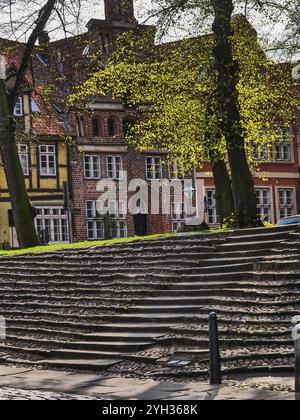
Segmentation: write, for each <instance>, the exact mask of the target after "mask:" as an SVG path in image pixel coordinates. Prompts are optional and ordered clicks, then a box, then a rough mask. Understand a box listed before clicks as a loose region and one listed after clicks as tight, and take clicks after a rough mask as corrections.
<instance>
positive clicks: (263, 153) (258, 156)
mask: <svg viewBox="0 0 300 420" xmlns="http://www.w3.org/2000/svg"><path fill="white" fill-rule="evenodd" d="M251 156H252V159H253V160H255V161H257V162H268V161H269V160H270V150H269V148H268V146H267V145H262V147H261V149H260V148H259V144H258V143H256V142H252V143H251Z"/></svg>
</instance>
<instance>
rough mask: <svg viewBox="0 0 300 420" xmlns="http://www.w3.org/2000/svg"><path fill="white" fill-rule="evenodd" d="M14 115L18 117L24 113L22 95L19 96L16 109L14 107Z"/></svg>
mask: <svg viewBox="0 0 300 420" xmlns="http://www.w3.org/2000/svg"><path fill="white" fill-rule="evenodd" d="M14 115H15V116H16V117H22V115H23V99H22V98H21V97H19V98H18V100H17V102H16V105H15V109H14Z"/></svg>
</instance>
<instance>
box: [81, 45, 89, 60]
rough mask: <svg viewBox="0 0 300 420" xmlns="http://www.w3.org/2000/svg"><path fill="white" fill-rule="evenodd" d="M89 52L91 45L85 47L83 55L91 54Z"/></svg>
mask: <svg viewBox="0 0 300 420" xmlns="http://www.w3.org/2000/svg"><path fill="white" fill-rule="evenodd" d="M89 52H90V47H89V46H86V47H85V48H84V49H83V51H82V55H83V56H84V57H86V56H87V55H89Z"/></svg>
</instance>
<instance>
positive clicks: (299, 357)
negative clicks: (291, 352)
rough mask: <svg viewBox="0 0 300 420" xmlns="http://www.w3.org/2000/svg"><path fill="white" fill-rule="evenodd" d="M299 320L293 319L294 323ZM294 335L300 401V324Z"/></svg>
mask: <svg viewBox="0 0 300 420" xmlns="http://www.w3.org/2000/svg"><path fill="white" fill-rule="evenodd" d="M299 321H300V319H299V317H295V318H294V319H293V322H294V323H298V322H299ZM292 335H293V340H294V341H295V400H296V401H300V324H297V325H296V326H295V327H294V328H293V333H292Z"/></svg>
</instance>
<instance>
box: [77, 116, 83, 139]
mask: <svg viewBox="0 0 300 420" xmlns="http://www.w3.org/2000/svg"><path fill="white" fill-rule="evenodd" d="M76 129H77V136H78V137H84V121H83V117H76Z"/></svg>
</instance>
